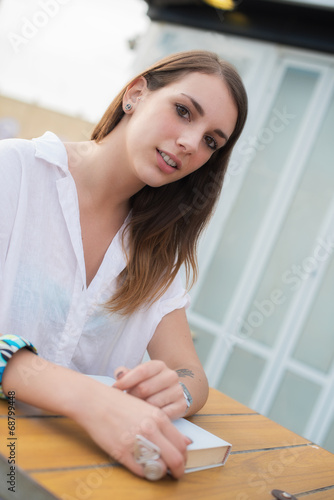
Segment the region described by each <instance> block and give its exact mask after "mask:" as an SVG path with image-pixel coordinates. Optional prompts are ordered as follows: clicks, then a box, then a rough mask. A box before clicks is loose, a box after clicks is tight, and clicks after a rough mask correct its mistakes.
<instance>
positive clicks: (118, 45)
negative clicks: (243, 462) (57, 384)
mask: <svg viewBox="0 0 334 500" xmlns="http://www.w3.org/2000/svg"><path fill="white" fill-rule="evenodd" d="M333 26H334V1H332V0H315V1H312V0H304V1H302V0H284V1H283V0H244V1H240V0H237V1H233V0H206V1H204V0H203V1H202V0H147V1H144V0H122V1H121V2H120V1H116V0H94V1H92V0H80V1H79V0H38V1H35V0H28V1H24V0H0V60H1V72H0V137H1V138H6V137H23V138H32V137H36V136H39V135H41V134H43V133H44V131H45V130H52V131H53V132H55V133H56V134H58V135H59V136H60V137H61V138H62V139H64V140H81V139H87V138H88V137H89V134H90V131H91V129H92V124H93V123H94V122H96V121H97V120H98V119H99V117H100V116H101V115H102V113H103V111H104V109H105V108H106V107H107V106H108V104H109V102H110V100H111V99H112V98H113V96H114V95H115V94H116V92H117V91H118V90H119V89H120V88H121V87H122V86H123V85H124V83H126V81H127V80H128V79H129V78H131V77H132V76H133V75H134V74H136V73H137V72H138V71H139V70H141V69H142V68H144V67H145V66H146V65H148V64H150V63H151V62H153V61H155V60H157V59H159V58H160V57H162V56H164V55H167V54H169V53H171V52H177V51H180V50H190V49H195V48H202V49H208V50H213V51H215V52H217V53H218V54H219V55H220V56H221V57H223V58H225V59H227V60H228V61H230V62H231V63H232V64H234V65H235V66H236V68H237V69H238V70H239V72H240V74H241V75H242V78H243V80H244V82H245V85H246V88H247V91H248V95H249V101H250V112H249V119H248V122H247V126H246V128H245V131H244V133H243V135H242V137H241V139H240V141H239V144H238V145H237V146H236V148H235V151H234V154H233V157H232V159H231V163H230V166H229V170H228V173H227V176H226V181H225V185H224V189H223V192H222V196H221V199H220V202H219V204H218V206H217V209H216V212H215V215H214V217H213V219H212V221H211V223H210V225H209V227H208V229H207V230H206V232H205V234H204V236H203V238H202V240H201V245H200V253H199V262H200V278H199V280H198V282H197V284H196V286H195V287H194V288H193V289H192V291H191V296H192V305H191V308H190V309H189V311H188V318H189V322H190V324H191V328H192V331H193V335H194V341H195V346H196V348H197V351H198V353H199V356H200V358H201V360H202V362H203V364H204V367H205V370H206V373H207V375H208V378H209V382H210V385H211V386H214V387H216V388H218V389H219V390H221V391H222V392H225V393H227V394H228V395H230V396H232V397H234V398H235V399H237V400H239V401H241V402H243V403H245V404H247V405H248V406H250V407H252V408H254V409H255V410H257V411H259V412H261V413H262V414H264V415H267V416H269V417H270V418H272V419H273V420H275V421H277V422H279V423H281V424H282V425H284V426H286V427H288V428H290V429H292V430H293V431H295V432H297V433H298V434H301V435H303V436H305V437H307V438H308V439H310V440H311V441H313V442H315V443H317V444H320V445H322V446H323V447H325V448H327V449H328V450H330V451H332V452H334V307H333V304H334V299H333V295H334V293H333V292H334V258H333V254H334V55H333V54H334V31H333Z"/></svg>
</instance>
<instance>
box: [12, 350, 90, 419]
mask: <svg viewBox="0 0 334 500" xmlns="http://www.w3.org/2000/svg"><path fill="white" fill-rule="evenodd" d="M83 377H84V376H83V375H82V374H80V373H77V372H75V371H73V370H69V369H68V368H64V367H62V366H58V365H55V364H54V363H51V362H49V361H46V360H45V359H43V358H41V357H39V356H36V354H34V353H32V352H30V351H28V350H27V349H21V350H20V351H18V352H17V353H16V354H14V356H13V357H12V358H11V359H10V360H9V361H8V364H7V366H6V369H5V372H4V375H3V379H2V387H3V390H4V393H5V394H8V392H9V391H15V398H16V399H17V400H20V401H23V402H25V403H28V404H31V405H33V406H37V407H39V408H42V409H44V410H47V411H50V412H56V413H57V414H61V415H65V416H69V417H71V418H74V417H75V411H76V410H77V400H79V399H80V393H81V392H82V391H83V386H84V385H85V384H84V382H83Z"/></svg>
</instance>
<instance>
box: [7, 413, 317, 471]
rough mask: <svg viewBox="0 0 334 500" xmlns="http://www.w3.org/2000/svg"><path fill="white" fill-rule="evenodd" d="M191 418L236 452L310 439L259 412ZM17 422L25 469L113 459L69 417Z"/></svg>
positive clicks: (18, 447)
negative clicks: (230, 445)
mask: <svg viewBox="0 0 334 500" xmlns="http://www.w3.org/2000/svg"><path fill="white" fill-rule="evenodd" d="M191 421H192V422H194V423H196V424H197V425H199V426H200V427H203V428H205V429H207V430H208V431H210V432H212V433H213V434H216V435H217V436H219V437H221V438H222V439H225V440H226V441H228V442H230V443H232V451H233V452H235V451H240V450H259V449H268V448H275V447H281V446H287V445H289V446H291V445H293V446H295V445H300V444H306V443H308V441H307V440H306V439H304V438H302V437H299V436H297V435H296V434H294V433H293V432H291V431H289V430H288V429H286V428H284V427H282V426H280V425H278V424H276V423H274V422H272V421H271V420H269V419H268V418H266V417H263V416H262V415H258V414H252V415H233V416H222V417H217V416H206V415H199V416H196V417H193V418H192V419H191ZM15 422H16V437H17V445H16V446H17V450H18V451H19V453H17V455H18V458H17V463H18V465H19V466H20V467H22V468H24V469H29V470H31V469H42V468H47V469H51V468H59V467H78V466H83V465H100V464H103V463H104V464H106V463H108V462H109V461H110V458H109V457H108V455H107V454H106V453H104V452H103V451H102V450H101V449H100V448H99V447H98V446H97V445H96V444H95V443H94V442H93V441H92V440H91V438H90V437H89V436H88V435H87V434H86V433H85V431H84V430H82V429H81V428H80V427H79V426H78V425H77V424H76V423H75V422H73V421H71V420H70V419H67V418H54V417H39V418H38V417H33V418H21V417H19V418H16V421H15ZM6 433H7V420H6V419H0V435H1V436H5V435H6ZM46 440H47V442H48V453H47V454H46V453H45V442H46ZM32 449H33V450H34V453H33V454H32V453H31V450H32ZM6 451H7V442H6V440H0V453H2V454H3V455H5V454H6Z"/></svg>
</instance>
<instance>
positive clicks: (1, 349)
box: [0, 335, 37, 399]
mask: <svg viewBox="0 0 334 500" xmlns="http://www.w3.org/2000/svg"><path fill="white" fill-rule="evenodd" d="M24 347H26V348H27V349H29V350H30V351H32V352H34V353H35V354H37V349H36V347H34V346H33V345H32V343H31V342H29V340H26V339H24V338H23V337H18V336H17V335H2V336H1V337H0V398H1V399H6V397H7V396H6V395H5V394H4V392H3V390H2V376H3V374H4V371H5V368H6V365H7V363H8V361H9V360H10V358H11V357H12V356H13V354H15V353H16V352H17V351H18V350H19V349H23V348H24Z"/></svg>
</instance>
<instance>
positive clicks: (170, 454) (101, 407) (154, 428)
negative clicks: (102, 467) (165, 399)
mask: <svg viewBox="0 0 334 500" xmlns="http://www.w3.org/2000/svg"><path fill="white" fill-rule="evenodd" d="M89 383H90V384H91V385H92V390H93V391H94V392H93V393H92V392H90V391H89V392H88V394H91V395H92V396H93V397H89V399H88V398H87V386H86V388H85V393H86V398H85V401H83V402H81V405H80V406H81V409H80V412H78V411H77V410H76V411H75V414H74V419H75V420H76V421H77V422H78V423H79V424H80V425H81V426H82V427H83V428H84V429H85V430H86V431H87V432H88V433H89V434H90V436H91V437H92V438H93V440H94V441H95V442H96V443H97V444H98V445H99V446H100V447H101V448H102V449H103V450H104V451H105V452H106V453H108V454H109V455H111V456H112V457H113V458H114V459H115V460H117V461H118V462H120V463H121V464H123V465H125V466H126V467H127V468H128V469H130V470H131V471H132V472H134V473H135V474H137V475H138V476H141V477H144V469H143V466H142V465H141V464H138V463H137V462H136V461H135V458H134V445H135V440H136V435H138V434H139V435H141V436H143V437H144V438H146V439H148V440H149V441H151V442H152V443H154V444H155V445H157V446H158V447H159V448H160V452H161V454H160V457H161V458H160V459H159V462H160V463H161V465H162V467H163V471H164V474H165V473H166V472H167V469H168V470H169V471H170V472H171V474H172V475H173V476H174V477H175V478H179V477H181V476H182V475H183V473H184V467H185V463H186V458H187V455H186V454H187V445H189V444H190V440H189V439H188V438H187V437H185V436H183V435H182V434H181V433H180V432H179V431H178V430H177V429H176V427H175V426H174V425H173V424H172V423H171V421H170V419H169V418H168V417H167V415H166V414H165V412H163V411H162V410H160V409H159V408H156V407H155V406H152V405H150V404H149V403H147V402H145V401H143V400H141V399H138V398H136V397H134V396H131V395H129V394H126V393H124V392H122V391H119V390H117V389H113V388H112V387H107V386H105V385H104V384H101V383H100V382H97V381H95V380H92V381H89ZM85 385H86V384H85ZM94 402H96V404H94ZM76 408H77V409H78V406H77V407H76Z"/></svg>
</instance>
